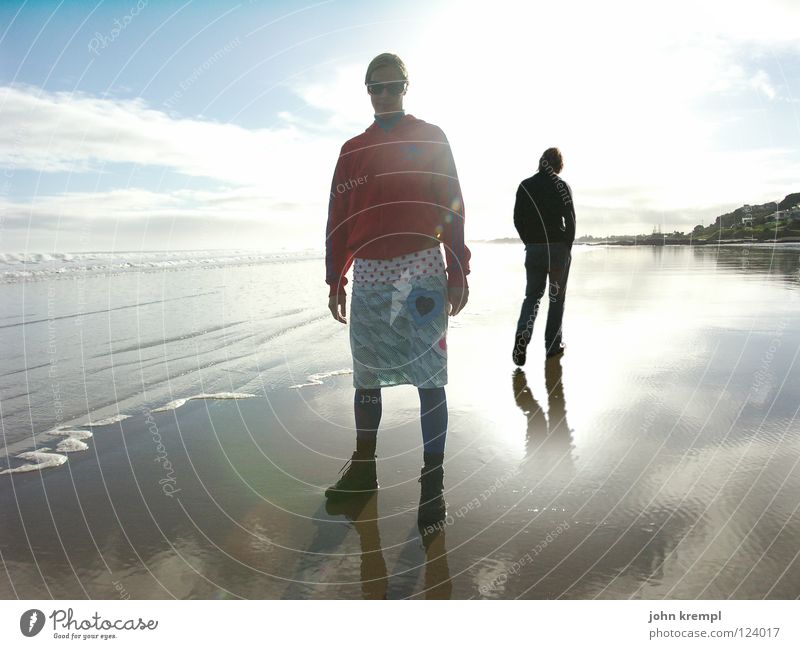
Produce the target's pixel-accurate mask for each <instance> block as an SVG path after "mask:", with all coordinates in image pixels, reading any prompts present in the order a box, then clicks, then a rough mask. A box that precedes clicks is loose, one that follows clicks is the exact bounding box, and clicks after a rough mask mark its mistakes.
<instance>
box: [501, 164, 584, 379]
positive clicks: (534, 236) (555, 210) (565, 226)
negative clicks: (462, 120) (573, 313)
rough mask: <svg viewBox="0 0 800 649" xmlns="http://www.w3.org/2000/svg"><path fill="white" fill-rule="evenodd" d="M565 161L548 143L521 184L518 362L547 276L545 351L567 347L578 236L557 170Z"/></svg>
mask: <svg viewBox="0 0 800 649" xmlns="http://www.w3.org/2000/svg"><path fill="white" fill-rule="evenodd" d="M563 164H564V163H563V158H562V156H561V152H560V151H559V150H558V149H556V148H551V149H547V150H546V151H545V152H544V153H543V154H542V157H541V158H540V159H539V171H538V172H537V173H535V174H534V175H533V176H531V177H530V178H526V179H525V180H523V181H522V182H521V183H520V185H519V188H518V189H517V198H516V203H515V205H514V226H515V227H516V228H517V232H518V233H519V236H520V239H522V241H523V243H524V244H525V272H526V275H527V284H526V287H525V300H524V301H523V303H522V309H521V310H520V314H519V321H518V322H517V331H516V334H515V336H514V350H513V353H512V357H513V360H514V364H515V365H524V364H525V357H526V351H527V347H528V343H529V342H530V340H531V336H532V334H533V323H534V320H535V319H536V314H537V313H538V311H539V303H540V302H541V299H542V296H543V295H544V290H545V285H546V282H547V280H548V277H549V283H550V291H549V293H550V306H549V308H548V310H547V326H546V328H545V332H544V343H545V354H546V356H547V357H548V358H550V357H553V356H557V355H558V354H561V353H563V351H564V347H565V346H564V344H563V342H562V341H561V321H562V319H563V316H564V298H565V297H566V292H567V278H568V277H569V267H570V263H571V261H572V242H573V241H574V239H575V208H574V206H573V203H572V190H571V189H570V186H569V185H568V184H567V183H566V181H564V180H563V179H562V178H561V177H559V175H558V174H559V173H561V169H562V168H563Z"/></svg>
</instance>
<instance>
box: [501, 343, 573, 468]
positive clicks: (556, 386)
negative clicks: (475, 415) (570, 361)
mask: <svg viewBox="0 0 800 649" xmlns="http://www.w3.org/2000/svg"><path fill="white" fill-rule="evenodd" d="M562 372H563V370H562V368H561V358H559V357H554V358H550V359H548V360H547V362H546V363H545V371H544V378H545V388H546V390H547V406H548V407H547V417H545V414H544V411H543V410H542V407H541V406H540V405H539V402H538V401H537V400H536V398H535V397H534V396H533V392H532V391H531V389H530V387H529V386H528V379H527V377H526V376H525V372H524V371H522V370H521V369H519V368H517V369H516V370H514V376H513V379H512V386H513V389H514V400H515V401H516V403H517V405H518V406H519V408H520V410H522V412H523V413H525V416H526V417H527V418H528V430H527V435H526V453H525V455H526V457H527V459H530V458H531V457H532V456H533V455H536V456H537V458H538V459H539V460H542V461H544V462H545V463H547V462H549V461H551V460H552V461H553V462H558V463H560V462H566V465H564V466H572V431H571V430H570V428H569V424H568V423H567V405H566V401H565V399H564V384H563V381H562Z"/></svg>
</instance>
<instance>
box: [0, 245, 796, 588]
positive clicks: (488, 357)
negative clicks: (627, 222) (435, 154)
mask: <svg viewBox="0 0 800 649" xmlns="http://www.w3.org/2000/svg"><path fill="white" fill-rule="evenodd" d="M470 247H471V249H472V251H473V260H472V269H473V271H472V274H471V275H470V276H469V279H470V301H469V304H468V305H467V307H466V308H465V310H464V311H463V312H462V313H461V314H459V315H458V316H456V317H455V318H452V319H451V320H450V330H449V332H448V355H449V367H448V375H449V383H448V386H447V397H448V405H449V430H448V437H447V450H446V457H445V490H446V494H445V495H446V499H447V502H448V518H447V519H446V520H445V522H444V523H443V524H442V525H440V526H436V528H435V529H430V528H429V529H422V530H420V529H419V528H418V527H417V524H416V508H417V501H418V498H419V483H418V482H417V478H418V477H419V470H420V464H421V459H422V440H421V434H420V425H419V401H418V398H417V394H416V390H415V389H414V388H413V387H411V386H398V387H394V388H386V389H384V391H383V394H384V397H383V419H382V422H381V428H380V430H379V433H378V447H377V455H378V480H379V483H380V489H379V490H378V492H377V493H376V494H374V495H373V496H371V497H367V498H364V499H361V500H358V501H354V502H352V503H350V504H347V505H341V506H337V507H331V506H326V502H325V499H324V496H323V491H324V489H325V487H327V486H328V485H330V484H332V483H333V482H335V480H336V477H337V472H338V471H339V470H340V468H341V467H342V465H343V464H344V462H345V461H346V460H347V458H349V457H350V454H351V452H352V450H353V445H354V437H355V433H354V430H353V412H352V402H353V391H352V390H353V388H352V374H351V373H350V369H351V367H352V366H351V360H350V350H349V345H348V338H347V327H346V326H345V325H342V324H340V323H337V322H335V321H334V320H333V318H332V317H331V316H330V313H328V311H327V290H326V289H327V287H326V286H325V285H324V283H323V277H324V264H323V261H322V258H321V256H320V255H319V254H317V253H311V252H306V253H303V254H301V255H297V256H293V255H292V254H289V253H282V254H272V253H270V254H264V255H253V254H251V253H237V254H235V255H234V254H227V255H222V254H216V255H215V256H211V255H209V254H208V253H202V254H201V253H197V254H194V255H183V256H181V255H176V256H175V257H172V258H165V256H164V255H161V256H160V257H156V258H150V259H147V260H146V263H147V267H142V266H137V265H136V263H141V260H139V261H138V262H137V261H136V260H133V261H132V255H127V256H125V255H121V256H120V255H117V256H116V257H114V258H113V259H112V258H110V257H107V258H106V259H105V262H104V263H106V264H107V265H109V266H113V269H112V270H109V269H108V268H106V269H99V270H98V269H96V270H94V271H90V270H86V268H88V267H89V266H91V265H94V266H97V265H98V264H97V263H96V260H94V261H92V263H91V264H90V263H89V262H87V261H86V260H85V259H78V262H77V263H74V264H72V265H71V266H70V264H71V263H72V262H69V261H63V260H62V261H59V262H58V264H60V265H58V268H67V270H61V271H58V272H57V273H56V274H57V276H53V273H50V275H48V274H47V273H49V272H50V270H52V269H53V266H54V265H53V263H51V262H50V260H46V263H42V264H41V265H40V266H39V267H37V268H39V270H40V271H41V273H42V274H40V275H38V276H34V277H30V276H23V275H19V274H18V275H15V276H13V277H12V276H6V278H5V282H4V283H2V284H0V293H2V295H3V297H4V298H5V301H4V305H6V306H5V307H4V309H5V312H4V313H3V314H2V316H3V320H2V321H1V322H2V324H3V325H5V326H4V327H3V328H0V337H2V338H4V340H3V342H5V343H7V344H8V345H9V346H8V347H7V348H9V349H12V348H13V349H14V350H15V354H14V355H12V356H11V357H10V358H9V362H10V363H11V364H10V365H9V366H8V369H6V367H4V375H3V376H2V377H0V381H2V383H0V387H2V394H3V397H2V402H1V403H2V418H3V430H4V439H5V445H4V446H5V450H6V453H4V455H6V457H5V458H0V460H2V466H0V469H6V470H8V469H10V470H11V471H12V472H7V473H4V474H3V475H0V516H2V518H3V520H4V521H7V522H6V523H5V524H4V526H3V528H2V531H0V552H1V553H2V561H3V564H4V568H5V569H4V570H3V571H0V597H2V598H6V599H11V598H24V599H49V598H76V599H82V598H91V599H109V598H110V599H115V598H118V597H122V598H130V599H151V598H202V599H215V598H219V599H236V598H247V599H258V598H263V599H310V598H314V599H316V598H335V599H339V598H349V599H353V598H370V599H375V598H377V599H381V598H389V599H402V598H453V599H471V598H476V599H511V598H529V599H577V598H580V599H592V598H598V599H627V598H634V599H661V598H667V599H670V598H686V599H695V598H699V599H726V598H735V599H756V598H758V599H760V598H768V599H794V598H797V597H798V596H799V595H800V566H798V561H797V549H796V540H795V539H796V538H797V535H798V533H800V520H798V516H797V510H798V507H800V500H798V497H797V494H798V493H800V489H799V488H800V469H798V463H799V462H800V424H798V404H800V380H799V379H800V370H799V369H798V363H797V355H798V351H799V350H800V309H798V306H800V299H798V290H800V273H799V271H800V246H796V245H793V244H786V245H783V246H770V245H768V244H756V245H751V246H735V245H731V246H709V245H706V246H703V247H702V248H694V247H688V246H674V247H673V246H663V247H658V248H644V247H638V246H637V247H635V248H634V247H618V248H615V247H613V246H578V245H576V246H575V247H574V248H573V261H572V270H571V274H570V279H569V283H568V288H567V298H566V306H565V316H564V341H565V343H566V345H567V349H566V353H565V354H564V355H563V357H561V358H557V359H554V360H550V361H545V358H544V344H543V331H544V317H542V316H543V314H542V315H540V317H539V319H537V322H536V327H535V330H534V342H533V343H532V345H531V348H530V350H529V353H528V360H527V363H526V365H525V366H524V367H523V368H522V369H517V368H515V366H514V365H513V364H512V362H511V347H512V343H513V333H514V326H515V324H516V319H517V317H518V314H519V307H520V303H521V300H522V297H523V294H524V267H523V260H524V248H523V246H522V245H521V244H516V245H515V244H489V243H475V244H470ZM118 257H122V258H121V259H120V258H118ZM9 263H10V264H11V265H13V260H12V261H11V262H9ZM124 264H130V265H129V266H124ZM9 267H10V266H9ZM15 268H16V267H15ZM8 272H17V273H21V272H30V269H25V270H24V271H22V270H20V269H17V270H14V271H8ZM537 341H538V343H537ZM537 345H538V346H537ZM53 368H55V370H54V369H53ZM54 386H58V387H57V390H56V389H55V388H54ZM209 395H210V396H209ZM54 430H55V431H56V432H60V433H62V434H60V435H55V434H51V433H52V432H53V431H54ZM70 431H88V432H89V433H91V435H83V436H81V435H77V436H75V437H72V438H71V437H70V436H69V432H70ZM64 439H74V440H75V441H79V442H83V444H84V445H85V449H82V448H81V447H80V446H79V445H73V447H72V448H73V450H64V452H63V453H56V454H55V455H56V456H61V457H64V458H65V460H63V461H57V462H58V463H56V462H54V463H53V466H51V467H49V468H45V469H42V470H27V471H15V470H16V469H19V468H20V467H24V466H25V465H28V464H30V463H31V460H30V459H25V458H19V457H17V456H18V455H19V454H20V453H24V452H26V451H31V450H32V449H34V448H39V449H41V448H42V447H44V448H50V449H55V445H56V444H57V443H59V442H62V441H64Z"/></svg>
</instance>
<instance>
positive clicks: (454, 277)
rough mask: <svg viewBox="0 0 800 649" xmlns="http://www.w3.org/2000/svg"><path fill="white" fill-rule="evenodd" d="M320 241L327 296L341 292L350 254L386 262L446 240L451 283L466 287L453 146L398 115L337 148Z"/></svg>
mask: <svg viewBox="0 0 800 649" xmlns="http://www.w3.org/2000/svg"><path fill="white" fill-rule="evenodd" d="M326 237H327V238H326V241H325V244H326V245H325V267H326V278H325V281H326V282H327V283H328V284H329V285H330V295H335V294H337V293H344V292H345V290H344V286H345V284H346V283H347V278H346V277H345V274H346V273H347V271H348V269H349V268H350V265H351V264H352V263H353V259H354V258H355V257H361V258H365V259H389V258H391V257H397V256H398V255H405V254H408V253H409V252H414V251H417V250H423V249H425V248H431V247H434V246H438V245H439V244H440V243H443V244H444V246H445V257H446V260H447V283H448V286H464V287H466V286H467V278H466V275H467V274H468V273H469V259H470V256H471V254H470V251H469V248H467V246H466V245H465V244H464V203H463V200H462V198H461V186H460V185H459V182H458V175H457V173H456V166H455V162H454V161H453V155H452V153H451V152H450V144H449V143H448V141H447V138H446V137H445V134H444V133H443V132H442V129H440V128H439V127H438V126H434V125H433V124H428V123H427V122H424V121H423V120H421V119H417V118H416V117H414V116H413V115H403V116H402V117H401V118H400V119H399V121H398V122H397V123H396V125H395V126H394V127H393V128H391V129H390V130H389V131H384V130H383V128H381V127H380V126H379V125H378V123H377V121H376V122H373V124H372V125H371V126H370V127H369V128H368V129H367V130H366V131H364V133H362V134H361V135H357V136H356V137H354V138H352V139H350V140H348V141H347V142H345V143H344V146H342V150H341V153H340V155H339V160H338V162H337V164H336V169H335V171H334V173H333V182H332V183H331V194H330V201H329V203H328V225H327V228H326Z"/></svg>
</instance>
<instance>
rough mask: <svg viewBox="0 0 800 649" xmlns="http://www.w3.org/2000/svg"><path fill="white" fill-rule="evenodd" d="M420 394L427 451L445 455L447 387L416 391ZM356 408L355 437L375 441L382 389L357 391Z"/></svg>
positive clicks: (380, 410) (358, 389) (354, 404)
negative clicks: (445, 389) (445, 388)
mask: <svg viewBox="0 0 800 649" xmlns="http://www.w3.org/2000/svg"><path fill="white" fill-rule="evenodd" d="M417 391H418V392H419V414H420V422H421V424H422V443H423V445H424V447H425V452H426V453H435V454H438V455H441V454H444V443H445V440H446V439H447V396H446V395H445V391H444V388H443V387H442V388H417ZM353 406H354V410H355V415H356V436H357V437H358V438H359V439H361V440H374V439H376V437H377V435H378V426H379V425H380V423H381V414H382V412H383V409H382V406H381V390H380V388H375V389H371V388H356V394H355V399H354V401H353Z"/></svg>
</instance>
